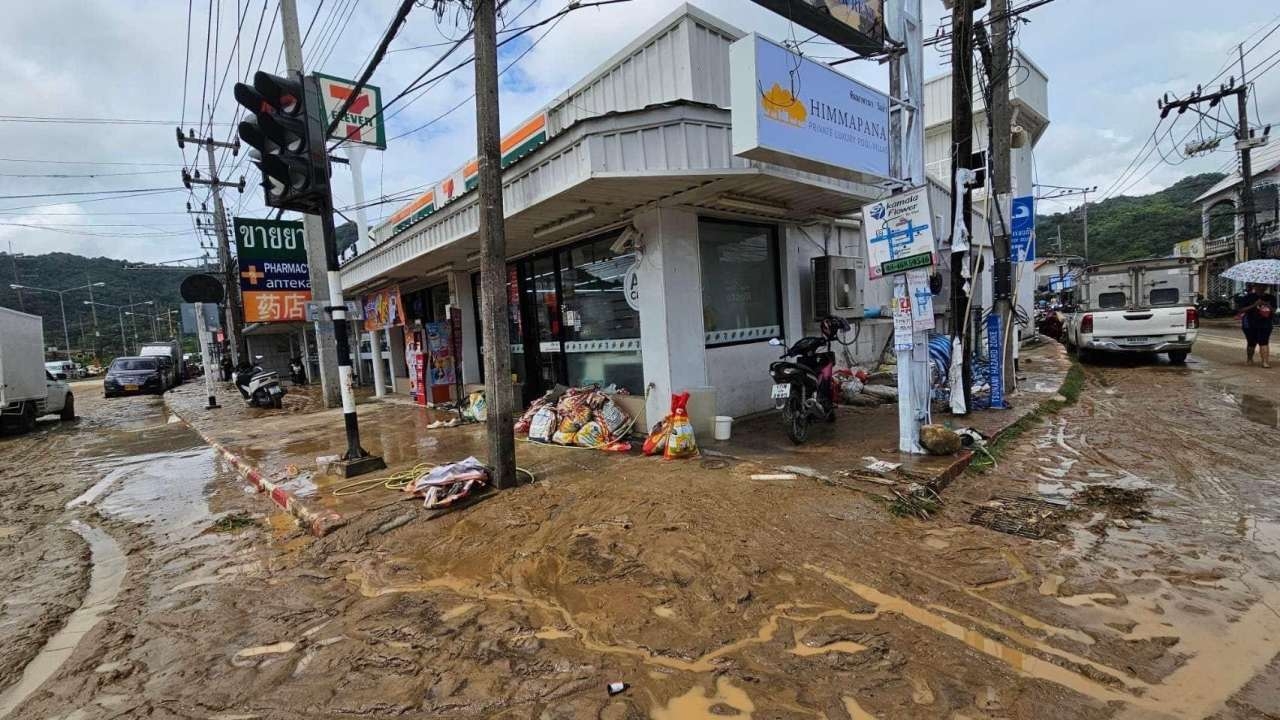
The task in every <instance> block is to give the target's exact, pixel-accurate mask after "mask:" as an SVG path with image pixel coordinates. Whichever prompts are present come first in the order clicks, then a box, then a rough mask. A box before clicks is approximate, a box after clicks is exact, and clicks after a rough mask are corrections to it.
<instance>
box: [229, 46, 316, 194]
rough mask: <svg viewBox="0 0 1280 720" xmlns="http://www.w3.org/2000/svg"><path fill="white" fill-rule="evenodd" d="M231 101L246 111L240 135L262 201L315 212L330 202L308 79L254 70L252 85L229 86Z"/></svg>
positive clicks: (312, 87)
mask: <svg viewBox="0 0 1280 720" xmlns="http://www.w3.org/2000/svg"><path fill="white" fill-rule="evenodd" d="M234 92H235V98H236V102H238V103H240V104H241V105H243V106H244V107H245V108H246V109H247V110H248V111H249V115H248V117H246V118H245V119H244V120H242V121H241V122H240V127H239V130H240V139H241V140H243V141H244V142H245V143H246V144H247V145H249V146H250V147H251V148H253V149H252V150H250V151H249V157H250V158H251V159H252V160H253V161H254V164H255V165H257V166H258V169H259V170H261V171H262V187H263V190H264V191H265V195H266V204H267V205H268V206H270V207H274V208H280V209H283V210H297V211H299V212H304V213H311V214H316V215H318V214H320V213H321V212H322V209H323V208H324V207H325V206H326V205H327V204H328V203H330V202H331V201H330V197H329V160H328V155H327V152H326V150H325V146H324V130H325V128H324V125H323V122H324V120H323V114H322V110H321V109H320V108H318V107H317V108H313V107H310V105H309V103H312V102H313V103H315V104H317V105H318V104H319V103H320V95H319V89H318V87H317V85H316V84H315V81H314V80H309V79H305V78H302V77H297V78H285V77H280V76H278V75H271V74H270V73H265V72H261V71H259V72H257V73H254V76H253V85H252V86H249V85H246V84H244V83H236V85H235V91H234Z"/></svg>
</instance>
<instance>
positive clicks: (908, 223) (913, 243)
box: [862, 187, 934, 278]
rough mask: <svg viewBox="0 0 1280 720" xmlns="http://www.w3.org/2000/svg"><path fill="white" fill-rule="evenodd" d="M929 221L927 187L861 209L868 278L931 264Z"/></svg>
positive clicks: (930, 220)
mask: <svg viewBox="0 0 1280 720" xmlns="http://www.w3.org/2000/svg"><path fill="white" fill-rule="evenodd" d="M932 225H933V218H932V217H931V216H930V213H929V191H928V188H922V187H921V188H916V189H914V190H908V191H906V192H903V193H898V194H897V195H892V196H890V197H888V198H885V199H884V200H880V201H878V202H874V203H872V204H870V205H867V206H866V207H864V208H862V232H863V234H864V235H866V238H867V258H868V259H869V260H870V263H868V268H867V269H868V271H869V272H870V275H871V277H872V278H878V277H883V276H885V275H893V274H896V273H902V272H907V271H908V270H914V269H916V268H927V267H929V266H930V265H932V264H933V248H934V245H933V226H932Z"/></svg>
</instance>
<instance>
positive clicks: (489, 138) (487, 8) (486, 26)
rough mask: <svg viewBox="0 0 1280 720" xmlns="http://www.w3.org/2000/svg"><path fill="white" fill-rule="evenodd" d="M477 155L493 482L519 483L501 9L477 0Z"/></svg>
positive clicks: (502, 485) (505, 485) (482, 314)
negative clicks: (501, 117) (501, 115)
mask: <svg viewBox="0 0 1280 720" xmlns="http://www.w3.org/2000/svg"><path fill="white" fill-rule="evenodd" d="M473 22H474V23H475V56H476V60H475V66H476V157H477V159H478V165H479V173H478V177H479V182H480V189H479V190H480V301H481V302H480V321H481V327H482V333H483V337H484V370H485V396H486V400H487V402H488V405H489V419H488V423H487V424H486V428H485V432H486V435H487V437H488V446H489V466H490V467H491V468H492V471H493V481H494V485H495V486H496V487H497V488H499V489H505V488H511V487H515V484H516V446H515V432H514V429H513V426H512V418H513V416H514V414H515V397H514V393H513V388H512V384H511V337H510V331H509V330H508V319H507V318H508V312H507V278H506V275H507V273H506V268H507V242H506V235H505V228H504V227H503V209H502V148H501V142H502V140H501V134H500V129H499V125H498V47H497V8H496V7H495V6H494V0H475V2H474V5H473Z"/></svg>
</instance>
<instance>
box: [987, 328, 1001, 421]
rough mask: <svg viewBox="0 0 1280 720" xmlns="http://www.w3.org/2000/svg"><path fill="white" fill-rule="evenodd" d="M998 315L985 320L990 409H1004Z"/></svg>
mask: <svg viewBox="0 0 1280 720" xmlns="http://www.w3.org/2000/svg"><path fill="white" fill-rule="evenodd" d="M1003 339H1004V338H1003V333H1002V332H1000V315H999V314H997V313H991V315H990V316H989V317H988V318H987V381H988V382H990V383H991V409H992V410H1000V409H1003V408H1004V352H1003V351H1002V350H1001V349H1000V344H1001V340H1003Z"/></svg>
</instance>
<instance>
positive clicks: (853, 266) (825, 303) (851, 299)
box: [809, 255, 867, 320]
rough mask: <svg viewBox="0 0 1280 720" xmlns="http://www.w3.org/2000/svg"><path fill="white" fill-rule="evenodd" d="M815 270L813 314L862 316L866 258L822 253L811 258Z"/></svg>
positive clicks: (845, 316)
mask: <svg viewBox="0 0 1280 720" xmlns="http://www.w3.org/2000/svg"><path fill="white" fill-rule="evenodd" d="M809 268H810V269H811V270H812V271H813V316H814V319H815V320H820V319H822V318H824V317H827V316H828V315H834V316H836V317H842V318H861V317H862V277H863V276H864V275H866V272H867V262H866V261H865V260H863V259H862V258H859V257H848V256H845V255H822V256H819V257H816V258H813V259H812V260H810V261H809Z"/></svg>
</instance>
